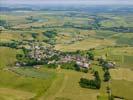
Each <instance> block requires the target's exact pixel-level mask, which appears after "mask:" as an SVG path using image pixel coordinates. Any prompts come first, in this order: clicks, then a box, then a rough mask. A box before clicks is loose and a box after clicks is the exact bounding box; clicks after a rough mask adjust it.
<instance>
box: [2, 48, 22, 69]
mask: <svg viewBox="0 0 133 100" xmlns="http://www.w3.org/2000/svg"><path fill="white" fill-rule="evenodd" d="M18 53H22V51H21V50H16V49H11V48H6V47H1V48H0V68H4V67H7V66H13V65H14V62H15V61H16V54H18Z"/></svg>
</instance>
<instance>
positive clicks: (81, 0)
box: [0, 0, 133, 5]
mask: <svg viewBox="0 0 133 100" xmlns="http://www.w3.org/2000/svg"><path fill="white" fill-rule="evenodd" d="M62 3H63V4H73V3H74V4H132V5H133V0H1V1H0V4H62Z"/></svg>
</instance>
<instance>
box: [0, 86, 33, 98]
mask: <svg viewBox="0 0 133 100" xmlns="http://www.w3.org/2000/svg"><path fill="white" fill-rule="evenodd" d="M34 96H35V94H33V93H30V92H26V91H20V90H15V89H10V88H0V100H29V99H30V98H33V97H34Z"/></svg>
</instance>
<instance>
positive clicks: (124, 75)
mask: <svg viewBox="0 0 133 100" xmlns="http://www.w3.org/2000/svg"><path fill="white" fill-rule="evenodd" d="M110 73H111V78H112V79H115V80H127V81H133V71H132V70H131V69H127V68H119V69H111V70H110Z"/></svg>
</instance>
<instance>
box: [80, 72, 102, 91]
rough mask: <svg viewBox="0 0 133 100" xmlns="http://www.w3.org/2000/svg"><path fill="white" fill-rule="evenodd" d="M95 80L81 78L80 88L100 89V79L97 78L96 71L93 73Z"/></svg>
mask: <svg viewBox="0 0 133 100" xmlns="http://www.w3.org/2000/svg"><path fill="white" fill-rule="evenodd" d="M94 76H95V79H94V80H89V79H86V78H81V79H80V82H79V84H80V86H81V87H83V88H90V89H100V87H101V79H100V77H99V73H98V71H96V72H95V73H94Z"/></svg>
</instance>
